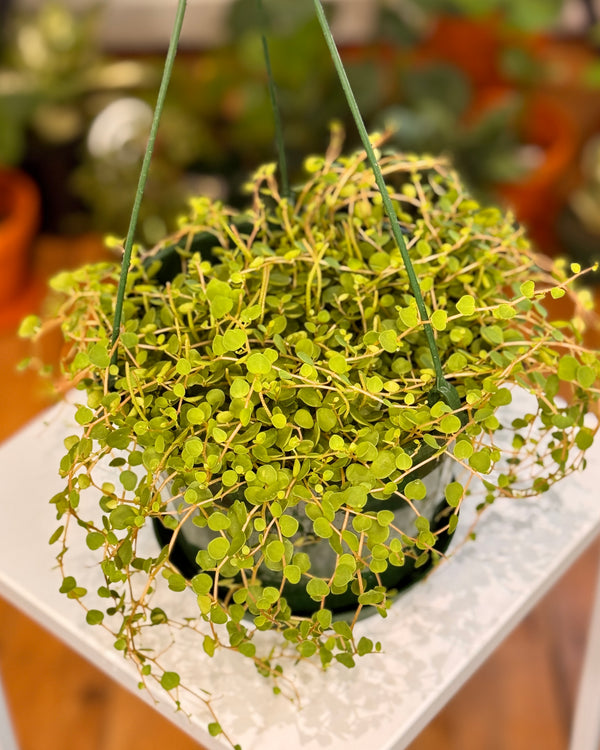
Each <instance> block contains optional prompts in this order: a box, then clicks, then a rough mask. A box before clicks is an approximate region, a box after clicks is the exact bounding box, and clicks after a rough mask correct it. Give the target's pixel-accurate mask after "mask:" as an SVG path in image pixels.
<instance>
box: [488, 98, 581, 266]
mask: <svg viewBox="0 0 600 750" xmlns="http://www.w3.org/2000/svg"><path fill="white" fill-rule="evenodd" d="M577 136H578V128H577V124H576V122H575V121H574V118H573V116H572V114H571V113H570V112H569V110H568V109H567V108H565V107H563V106H562V105H561V104H560V102H559V101H558V100H557V99H555V98H553V97H551V96H545V95H543V94H540V95H534V96H532V97H531V99H530V100H529V101H528V102H527V103H526V105H525V107H524V111H523V119H522V123H521V137H522V140H523V143H524V144H526V145H528V146H532V147H534V148H536V149H539V156H540V162H539V164H538V165H537V166H536V167H534V168H533V169H532V170H531V172H530V173H529V174H528V175H527V176H525V177H524V178H523V179H521V180H518V181H517V182H514V183H506V184H504V185H501V186H499V189H500V193H501V195H502V196H503V197H504V198H505V199H506V201H507V202H508V203H509V204H510V205H511V206H512V207H513V208H514V210H515V214H516V216H517V219H518V220H519V221H521V222H522V223H523V224H525V225H526V226H527V227H528V229H529V233H530V235H531V237H532V238H533V239H534V240H535V241H536V242H537V244H538V245H539V246H540V247H541V249H542V250H545V251H546V252H548V251H551V250H552V245H553V244H554V243H555V237H554V234H555V232H554V219H555V217H556V215H557V213H558V210H559V207H560V205H561V204H562V202H563V201H564V198H565V195H564V193H565V192H566V191H567V189H568V187H567V179H566V178H567V175H568V172H569V170H570V168H571V165H572V163H573V160H574V159H575V154H576V149H577Z"/></svg>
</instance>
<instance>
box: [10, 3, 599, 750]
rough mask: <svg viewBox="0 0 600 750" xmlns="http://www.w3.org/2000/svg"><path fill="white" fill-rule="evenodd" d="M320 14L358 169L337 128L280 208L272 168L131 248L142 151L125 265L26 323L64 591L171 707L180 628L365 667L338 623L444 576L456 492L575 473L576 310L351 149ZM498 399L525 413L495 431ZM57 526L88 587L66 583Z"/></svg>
mask: <svg viewBox="0 0 600 750" xmlns="http://www.w3.org/2000/svg"><path fill="white" fill-rule="evenodd" d="M315 5H316V6H317V11H318V15H319V20H320V22H321V23H322V25H323V28H324V33H325V36H326V38H327V39H328V42H329V44H330V49H331V51H332V55H333V57H334V61H335V62H336V67H338V72H339V73H340V77H341V79H342V83H343V86H344V90H345V92H346V95H347V96H348V99H349V101H350V104H351V108H352V111H353V114H354V116H355V118H356V120H357V124H358V126H359V131H360V134H361V137H362V139H363V143H364V147H365V150H364V151H358V152H354V153H351V154H349V155H346V156H344V155H342V149H341V140H342V139H341V137H340V134H339V133H338V132H336V131H334V137H333V140H332V144H331V146H330V148H329V150H328V152H327V153H326V154H324V155H323V156H311V157H309V158H308V159H307V160H306V162H305V172H306V179H305V181H304V182H303V183H302V184H300V185H297V186H295V188H294V189H293V190H291V189H289V186H288V185H287V184H286V183H285V180H284V181H283V186H282V188H280V185H279V182H278V180H277V178H276V166H275V165H265V166H263V167H261V168H260V169H259V170H258V171H257V172H256V173H255V174H254V176H253V177H252V179H251V181H250V182H249V184H248V192H249V194H250V196H251V199H250V203H249V206H248V208H247V209H246V210H244V211H236V210H233V209H229V208H227V207H225V206H224V205H222V204H221V203H219V202H215V201H210V200H208V199H206V198H202V197H197V198H195V199H194V200H192V202H191V207H190V213H189V214H188V215H187V216H185V217H182V218H181V220H180V222H179V230H178V231H177V232H176V233H175V234H173V235H171V236H169V237H166V238H165V239H164V240H163V241H162V242H160V243H159V244H158V245H157V246H156V247H154V248H153V249H151V250H149V251H145V250H143V249H142V248H140V247H137V248H134V246H133V235H134V230H135V219H136V215H137V211H138V210H139V204H140V201H141V193H142V190H143V184H144V180H145V176H146V174H147V167H148V164H149V154H150V151H149V152H148V155H147V158H146V161H145V164H144V168H143V170H142V177H141V180H140V190H139V191H138V195H137V199H136V204H135V207H134V212H133V214H134V216H133V218H132V222H131V226H130V231H129V233H128V237H127V240H126V242H125V249H124V259H123V263H122V266H121V268H120V267H119V266H118V265H111V264H106V263H104V264H100V265H93V266H86V267H84V268H82V269H79V270H77V271H74V272H69V273H64V274H61V275H59V276H58V277H56V278H55V279H54V281H53V284H52V285H53V288H54V289H55V291H56V292H57V293H58V294H59V295H60V296H61V297H62V298H63V302H62V306H61V307H60V308H59V309H58V312H57V314H56V316H55V318H54V321H49V322H46V323H45V324H44V325H42V326H41V328H40V322H39V321H38V320H36V319H32V318H30V319H28V320H27V321H25V322H24V324H23V327H22V332H23V333H24V334H29V335H34V336H35V335H37V334H38V333H39V332H40V331H43V330H44V328H45V327H47V326H48V325H51V324H52V322H54V323H60V325H61V326H62V331H63V334H64V337H65V340H66V343H67V349H66V355H65V359H64V362H63V366H64V369H65V371H66V373H67V374H68V376H69V378H70V379H71V381H72V382H73V384H74V385H76V386H77V388H78V389H79V390H80V391H81V393H82V397H81V398H80V399H78V404H77V407H76V411H75V421H76V422H77V423H78V424H79V425H80V426H81V429H80V431H79V432H78V433H77V434H73V435H71V436H69V437H67V439H66V441H65V448H66V453H65V455H64V457H63V458H62V460H61V464H60V472H61V475H62V476H63V477H64V479H65V486H64V489H63V490H62V491H61V492H59V493H58V494H57V495H56V496H55V497H54V498H53V499H52V502H53V504H54V505H55V507H56V511H57V516H58V518H59V521H60V525H59V526H58V528H57V529H56V531H55V533H54V534H53V536H52V540H51V541H52V542H53V543H56V544H58V545H59V553H58V560H59V566H60V570H61V572H62V575H63V580H62V587H61V590H62V591H63V592H64V593H65V594H66V595H67V596H69V597H70V598H72V599H75V600H77V601H78V602H80V603H81V604H82V605H83V606H84V607H85V609H86V611H87V614H86V617H87V621H88V622H89V623H90V624H91V625H96V626H99V625H100V626H102V627H104V628H106V629H107V630H108V631H109V632H110V633H111V634H112V636H113V638H114V645H115V648H117V649H118V650H120V651H122V652H123V653H124V654H125V655H126V656H127V657H129V658H130V659H132V660H133V661H134V662H135V663H136V664H137V665H138V667H139V670H140V674H141V685H142V686H146V685H150V684H151V683H152V682H153V681H156V682H157V683H159V684H160V685H161V686H162V687H163V688H164V689H165V690H167V691H169V692H170V694H171V695H172V696H173V699H174V701H175V703H176V705H177V706H179V705H180V701H181V698H182V693H183V691H184V690H185V689H186V685H185V682H184V681H183V680H182V677H181V675H180V673H179V672H178V671H176V669H174V668H173V666H172V665H170V664H169V660H168V648H167V646H168V644H169V642H170V640H171V637H172V635H171V634H172V632H173V630H174V629H178V630H182V631H186V632H187V633H189V634H190V636H192V637H195V638H197V643H198V648H202V649H203V650H204V651H205V652H206V653H207V654H208V655H209V656H213V655H214V654H216V653H217V652H220V651H225V650H232V651H236V652H238V653H239V654H240V655H241V656H244V657H246V658H248V659H250V660H252V661H253V662H254V663H255V665H256V667H257V669H258V670H259V672H260V673H261V674H264V675H265V676H267V677H271V678H273V679H274V680H275V687H276V689H277V690H279V689H280V687H279V685H280V684H281V683H282V681H285V672H284V670H283V664H284V662H285V659H286V658H290V657H291V658H292V659H294V660H295V659H303V658H306V659H310V658H313V657H315V658H316V659H318V660H319V661H320V663H321V665H322V666H323V667H324V668H326V667H327V666H328V665H329V664H331V663H332V662H339V663H341V664H343V665H345V666H347V667H352V666H353V665H354V664H355V659H356V658H357V657H358V656H362V655H365V654H368V653H370V652H372V651H377V650H379V648H380V645H379V644H378V643H374V642H373V640H371V639H370V638H368V637H367V636H363V637H361V638H360V639H358V640H357V638H356V637H355V629H354V628H355V625H356V622H357V620H358V618H359V617H361V616H362V615H364V614H368V613H379V614H380V615H382V616H385V615H386V613H387V611H388V609H389V607H390V606H391V605H392V602H393V600H394V596H395V595H396V593H397V592H398V590H399V589H401V588H402V587H404V586H406V585H408V584H410V583H411V582H413V581H414V579H415V578H416V577H418V575H419V574H420V572H421V573H422V572H423V571H424V570H426V569H428V568H430V567H431V566H434V565H435V564H437V563H438V562H439V561H440V559H441V558H442V557H443V555H444V553H445V549H446V546H447V544H448V541H449V538H450V537H451V535H452V534H453V533H454V531H455V529H456V525H457V521H458V515H459V511H460V507H461V503H462V501H463V498H464V497H465V495H466V493H467V492H468V488H469V484H470V481H471V478H472V477H473V476H479V477H481V478H482V479H483V482H484V486H485V488H486V496H485V504H489V503H492V502H493V501H494V499H495V498H496V497H498V496H503V497H518V498H523V497H529V496H533V495H537V494H540V493H542V492H544V491H545V490H547V489H548V488H549V487H550V486H551V485H552V484H553V483H554V482H556V481H557V480H559V479H560V478H561V477H563V476H565V475H567V474H568V473H570V472H572V471H574V470H577V469H579V468H581V467H582V466H584V464H585V450H586V449H587V448H588V447H589V446H590V445H591V443H592V441H593V438H594V434H595V432H596V430H597V423H593V422H592V424H589V423H588V421H589V420H588V419H587V417H588V415H589V414H590V413H591V412H593V411H594V410H595V409H596V408H597V401H598V397H599V395H600V390H599V388H598V382H599V376H600V359H599V357H598V354H597V353H596V352H593V351H589V350H586V349H585V348H584V347H583V346H582V344H581V331H582V327H583V323H582V322H581V321H582V318H581V317H580V316H578V317H576V318H575V319H574V321H573V322H570V323H569V322H556V323H553V322H551V321H550V320H549V319H548V315H547V313H546V311H545V309H544V308H543V306H542V302H543V301H544V299H545V297H546V296H547V295H551V296H552V297H559V296H561V295H564V294H565V293H566V292H567V291H568V289H569V284H570V280H569V279H568V278H567V275H566V274H565V272H564V271H563V270H561V269H560V267H557V268H555V269H551V270H544V268H543V267H542V266H543V263H541V262H538V258H537V257H536V256H535V255H534V253H533V252H532V250H531V248H530V246H529V243H528V242H527V240H526V238H525V237H524V235H523V231H522V230H521V229H520V228H517V227H516V226H515V223H514V220H513V217H512V216H511V215H503V214H502V213H501V212H500V211H499V210H498V209H495V208H488V207H482V206H480V205H479V204H478V203H477V202H476V201H475V200H474V199H473V198H472V197H471V196H470V195H469V193H468V191H467V190H466V188H465V187H464V185H463V184H462V182H461V180H460V179H459V177H458V176H457V175H456V173H455V172H454V171H453V170H452V169H451V168H450V167H449V166H448V164H446V163H445V162H444V161H442V160H439V159H436V158H433V157H428V156H417V155H414V154H398V153H395V152H393V151H389V152H387V151H385V145H384V143H383V141H382V140H381V139H379V138H378V137H377V136H373V137H372V138H371V139H369V138H368V136H367V135H366V131H365V130H364V126H363V125H362V121H361V120H360V115H359V113H358V110H357V107H356V105H355V102H353V101H352V93H351V91H350V89H349V84H348V82H347V79H344V75H343V68H341V62H340V61H339V57H338V58H337V59H336V52H335V47H334V45H333V42H332V40H331V37H330V35H328V33H327V32H328V29H327V26H326V20H325V16H324V14H323V13H322V9H321V8H320V3H318V0H315ZM184 6H185V2H184V0H182V2H180V11H179V14H178V17H177V23H178V28H181V23H182V20H183V7H184ZM175 46H176V35H174V42H173V43H172V45H171V50H170V52H169V56H168V60H167V66H166V68H167V75H166V77H165V81H164V82H163V86H162V87H161V92H160V95H159V105H158V106H157V116H156V117H155V120H154V123H153V127H152V133H151V138H150V142H151V144H152V143H153V140H154V138H155V136H156V129H157V127H158V116H159V114H160V109H161V106H162V102H163V101H164V94H165V91H166V80H167V79H168V72H169V70H170V66H171V65H172V61H173V57H174V50H175ZM266 52H267V53H268V50H266ZM266 57H267V62H268V54H267V55H266ZM271 94H272V97H273V100H274V103H276V92H275V90H274V88H273V89H272V91H271ZM280 146H281V143H280ZM378 149H379V150H378ZM280 153H282V149H280ZM284 173H285V172H284ZM573 270H574V278H576V277H577V276H579V275H580V269H578V268H574V269H573ZM115 296H116V300H117V301H116V304H115ZM573 297H574V300H575V302H576V303H577V304H579V310H578V311H579V312H582V310H581V308H582V307H583V306H584V298H581V299H580V300H578V299H577V297H576V295H575V294H573ZM561 384H562V385H563V386H564V387H565V388H566V389H568V390H569V391H570V393H569V398H568V401H567V402H563V401H561V400H560V399H559V398H558V392H559V389H560V387H561ZM515 389H519V390H522V391H525V392H526V393H528V394H529V396H530V397H531V403H532V407H531V409H530V410H529V411H528V412H527V413H525V414H523V415H522V416H520V417H519V418H517V419H513V417H509V418H508V420H507V418H506V415H505V412H504V411H503V408H502V407H504V406H506V405H508V404H510V403H511V401H512V398H513V393H514V391H515ZM84 394H85V395H84ZM153 529H155V530H156V532H157V535H158V538H159V539H160V540H161V541H160V543H158V544H157V543H154V544H153V545H152V544H151V545H150V546H149V543H148V542H149V534H150V532H152V530H153ZM76 534H83V535H85V541H86V544H87V547H88V548H89V555H90V560H91V559H92V558H94V559H95V560H96V569H97V571H98V573H99V578H100V581H99V583H98V585H94V587H93V588H89V587H86V585H84V583H82V581H81V574H80V572H78V571H75V570H74V568H73V567H72V566H71V565H70V564H69V561H70V557H69V549H70V546H71V544H70V540H71V539H72V535H76ZM83 575H85V574H83ZM189 605H191V606H192V609H193V612H190V609H189ZM156 633H158V634H159V638H158V639H155V637H154V634H156ZM260 633H267V634H269V635H270V636H272V639H271V640H269V641H268V644H267V645H265V642H264V641H263V639H262V638H261V637H260V635H259V634H260ZM160 635H164V637H160ZM157 644H158V645H157ZM274 644H275V645H274ZM209 689H210V686H209V685H207V686H206V690H207V691H208V690H209ZM197 697H198V698H199V699H200V700H201V701H203V702H204V703H205V704H206V706H207V707H208V709H209V711H211V712H212V715H213V718H214V721H213V722H212V723H211V726H210V727H209V729H210V731H211V733H212V734H218V733H220V732H221V731H223V730H222V728H221V726H220V724H219V721H218V719H217V717H216V714H215V712H214V708H213V706H212V704H211V701H210V698H208V697H207V694H204V693H202V694H200V695H198V696H197ZM226 737H227V739H228V740H229V741H230V743H231V744H233V743H234V740H233V738H232V737H231V736H230V735H229V734H226Z"/></svg>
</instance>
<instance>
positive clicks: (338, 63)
mask: <svg viewBox="0 0 600 750" xmlns="http://www.w3.org/2000/svg"><path fill="white" fill-rule="evenodd" d="M313 2H314V5H315V10H316V13H317V18H318V20H319V24H320V25H321V29H322V31H323V36H324V37H325V41H326V43H327V46H328V47H329V52H330V53H331V58H332V60H333V64H334V65H335V68H336V71H337V74H338V76H339V79H340V83H341V85H342V89H343V90H344V94H345V96H346V100H347V102H348V106H349V107H350V111H351V113H352V116H353V118H354V122H355V123H356V127H357V128H358V133H359V135H360V139H361V141H362V144H363V146H364V149H365V151H366V153H367V159H368V161H369V164H370V166H371V169H372V170H373V175H374V177H375V182H376V183H377V187H378V189H379V192H380V193H381V199H382V201H383V207H384V209H385V212H386V214H387V216H388V219H389V220H390V227H391V230H392V234H393V235H394V239H395V241H396V244H397V245H398V249H399V250H400V254H401V255H402V260H403V261H404V265H405V266H406V272H407V275H408V281H409V284H410V288H411V291H412V293H413V295H414V297H415V300H416V303H417V308H418V310H419V315H420V316H421V320H422V321H423V327H424V329H425V336H426V337H427V343H428V345H429V351H430V352H431V359H432V361H433V366H434V369H435V375H436V388H437V390H438V391H439V392H440V394H441V395H442V396H444V397H446V398H447V399H449V400H450V401H451V402H452V403H451V405H452V406H454V407H455V408H458V406H457V405H456V404H457V403H458V404H459V403H460V402H459V401H458V395H457V394H456V390H455V389H454V387H453V386H452V385H450V384H449V383H448V382H447V381H446V379H445V377H444V371H443V369H442V363H441V362H440V357H439V352H438V349H437V344H436V342H435V336H434V333H433V328H432V327H431V322H430V320H429V316H428V314H427V308H426V307H425V301H424V300H423V295H422V294H421V289H420V287H419V281H418V279H417V276H416V274H415V271H414V268H413V265H412V262H411V259H410V256H409V254H408V249H407V247H406V242H405V241H404V237H403V236H402V230H401V228H400V224H399V222H398V217H397V216H396V212H395V211H394V206H393V205H392V201H391V198H390V196H389V193H388V191H387V187H386V184H385V180H384V177H383V173H382V171H381V168H380V166H379V163H378V161H377V157H376V155H375V151H374V149H373V146H372V145H371V141H370V140H369V134H368V132H367V129H366V127H365V123H364V120H363V118H362V115H361V113H360V110H359V108H358V103H357V101H356V97H355V96H354V92H353V91H352V87H351V85H350V81H349V80H348V76H347V75H346V70H345V69H344V64H343V63H342V59H341V57H340V53H339V52H338V49H337V46H336V44H335V41H334V39H333V35H332V33H331V29H330V27H329V23H328V21H327V17H326V15H325V11H324V10H323V5H322V4H321V0H313Z"/></svg>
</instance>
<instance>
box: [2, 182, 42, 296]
mask: <svg viewBox="0 0 600 750" xmlns="http://www.w3.org/2000/svg"><path fill="white" fill-rule="evenodd" d="M39 218H40V197H39V192H38V189H37V187H36V185H35V183H34V182H33V180H31V179H30V178H29V177H27V175H25V174H23V173H22V172H20V171H18V170H12V169H0V269H2V272H1V273H0V307H3V306H5V305H6V304H7V303H9V302H12V301H13V300H14V299H15V298H16V297H17V295H18V294H19V292H20V291H21V290H22V289H23V287H24V286H25V284H26V282H27V274H28V268H29V250H30V246H31V241H32V240H33V237H34V236H35V233H36V231H37V228H38V223H39Z"/></svg>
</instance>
